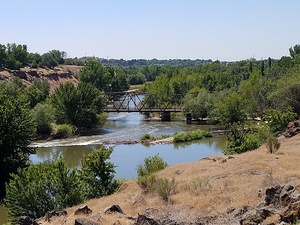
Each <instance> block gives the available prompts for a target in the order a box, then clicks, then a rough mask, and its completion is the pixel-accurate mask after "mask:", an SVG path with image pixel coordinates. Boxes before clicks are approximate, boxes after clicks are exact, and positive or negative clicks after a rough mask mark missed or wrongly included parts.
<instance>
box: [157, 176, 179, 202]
mask: <svg viewBox="0 0 300 225" xmlns="http://www.w3.org/2000/svg"><path fill="white" fill-rule="evenodd" d="M175 187H176V183H175V179H174V178H173V179H172V180H171V181H169V180H168V179H166V178H159V179H157V180H156V182H155V192H156V193H157V194H158V195H159V196H161V197H162V199H163V200H164V201H166V202H169V200H170V196H171V195H172V194H173V193H174V190H175Z"/></svg>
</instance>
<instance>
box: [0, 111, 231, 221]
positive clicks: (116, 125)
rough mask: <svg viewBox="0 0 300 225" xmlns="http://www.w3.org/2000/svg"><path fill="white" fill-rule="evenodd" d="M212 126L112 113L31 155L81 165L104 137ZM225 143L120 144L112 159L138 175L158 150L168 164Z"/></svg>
mask: <svg viewBox="0 0 300 225" xmlns="http://www.w3.org/2000/svg"><path fill="white" fill-rule="evenodd" d="M213 128H214V127H213V126H206V125H197V124H186V122H185V121H170V122H161V121H160V120H157V121H153V120H152V121H147V120H144V119H143V116H142V115H141V114H139V113H110V114H109V118H108V121H107V123H106V124H105V126H103V127H102V128H98V129H94V130H91V131H89V132H88V133H86V134H85V135H84V136H80V137H75V138H69V139H64V140H53V141H47V142H45V141H44V142H34V143H32V145H33V146H36V147H37V148H38V149H37V154H35V155H31V156H30V160H31V162H32V163H34V164H36V163H39V162H44V161H47V160H50V161H55V160H57V159H58V158H59V157H62V158H63V159H64V160H65V162H66V164H67V165H68V166H69V167H80V161H81V159H82V158H83V157H84V155H86V154H87V153H89V152H90V151H93V150H95V149H97V148H98V147H100V146H101V145H102V143H103V142H104V141H112V140H114V141H124V140H139V139H140V137H141V136H142V135H144V134H145V133H149V134H151V135H152V136H154V137H159V136H161V135H172V134H174V133H176V132H180V131H193V130H197V129H203V130H211V129H213ZM111 146H113V145H111ZM224 147H225V137H222V136H217V137H213V138H207V139H203V140H200V141H195V142H191V143H184V144H177V145H175V144H155V145H143V144H134V145H125V144H121V145H116V146H114V151H113V153H112V154H111V160H110V161H111V162H112V163H114V165H115V166H116V168H115V170H116V178H126V179H131V178H136V177H137V167H138V166H139V165H141V164H142V163H143V159H144V158H146V157H148V156H154V155H156V154H159V156H160V157H161V158H163V159H164V160H165V161H166V162H167V163H168V164H169V165H174V164H178V163H183V162H192V161H197V160H200V159H201V158H204V157H207V156H211V155H218V154H222V149H223V148H224ZM4 222H6V217H5V216H4V209H3V207H2V206H1V205H0V224H3V223H4Z"/></svg>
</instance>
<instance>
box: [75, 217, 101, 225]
mask: <svg viewBox="0 0 300 225" xmlns="http://www.w3.org/2000/svg"><path fill="white" fill-rule="evenodd" d="M75 225H100V223H98V222H95V221H92V220H89V219H86V218H78V219H76V220H75Z"/></svg>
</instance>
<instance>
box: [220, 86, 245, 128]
mask: <svg viewBox="0 0 300 225" xmlns="http://www.w3.org/2000/svg"><path fill="white" fill-rule="evenodd" d="M216 110H217V116H218V118H219V120H220V121H221V123H222V124H223V125H225V126H226V127H229V126H230V125H232V124H234V123H240V124H241V123H244V122H245V120H246V113H245V111H244V102H243V99H242V96H241V95H240V94H238V93H236V92H233V93H232V94H231V95H229V96H227V97H225V98H224V99H223V100H222V101H220V102H218V103H217V105H216Z"/></svg>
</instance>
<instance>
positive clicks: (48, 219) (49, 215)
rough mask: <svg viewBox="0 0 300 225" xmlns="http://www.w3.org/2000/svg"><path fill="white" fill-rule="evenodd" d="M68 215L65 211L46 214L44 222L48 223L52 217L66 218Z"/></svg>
mask: <svg viewBox="0 0 300 225" xmlns="http://www.w3.org/2000/svg"><path fill="white" fill-rule="evenodd" d="M67 215H68V213H67V211H65V210H59V211H55V210H53V211H50V212H47V213H46V215H45V216H44V218H45V221H47V222H49V221H50V220H51V218H52V217H57V216H67Z"/></svg>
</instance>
